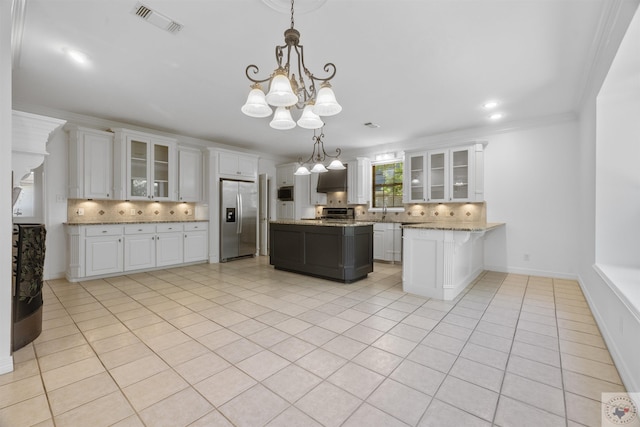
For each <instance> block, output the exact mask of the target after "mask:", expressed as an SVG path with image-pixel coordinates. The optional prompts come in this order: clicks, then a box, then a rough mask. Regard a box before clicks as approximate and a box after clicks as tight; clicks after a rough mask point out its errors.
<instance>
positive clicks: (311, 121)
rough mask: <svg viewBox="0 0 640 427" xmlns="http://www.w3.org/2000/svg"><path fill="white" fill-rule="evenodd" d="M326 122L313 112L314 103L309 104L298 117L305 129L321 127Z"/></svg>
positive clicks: (300, 124) (299, 123) (299, 124)
mask: <svg viewBox="0 0 640 427" xmlns="http://www.w3.org/2000/svg"><path fill="white" fill-rule="evenodd" d="M323 125H324V123H323V122H322V119H321V118H320V116H318V115H317V114H316V113H314V112H313V105H307V106H305V107H304V110H303V111H302V115H301V116H300V118H299V119H298V126H300V127H301V128H304V129H320V128H321V127H322V126H323Z"/></svg>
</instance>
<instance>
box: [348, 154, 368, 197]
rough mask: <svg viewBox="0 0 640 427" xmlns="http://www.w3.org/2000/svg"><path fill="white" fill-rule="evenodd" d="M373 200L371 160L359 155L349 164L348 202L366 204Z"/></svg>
mask: <svg viewBox="0 0 640 427" xmlns="http://www.w3.org/2000/svg"><path fill="white" fill-rule="evenodd" d="M370 201H371V161H370V160H369V159H368V158H366V157H358V158H357V159H356V160H352V161H350V162H349V163H348V165H347V204H349V205H364V204H367V203H369V202H370Z"/></svg>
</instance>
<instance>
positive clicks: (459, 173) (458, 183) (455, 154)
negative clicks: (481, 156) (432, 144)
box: [451, 149, 469, 200]
mask: <svg viewBox="0 0 640 427" xmlns="http://www.w3.org/2000/svg"><path fill="white" fill-rule="evenodd" d="M451 187H452V195H451V198H452V199H453V200H456V199H468V198H469V150H468V149H464V150H456V151H452V152H451Z"/></svg>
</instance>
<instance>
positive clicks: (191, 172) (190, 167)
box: [178, 147, 204, 202]
mask: <svg viewBox="0 0 640 427" xmlns="http://www.w3.org/2000/svg"><path fill="white" fill-rule="evenodd" d="M203 187H204V186H203V158H202V151H200V150H198V149H196V148H188V147H178V200H179V201H181V202H200V201H202V199H203Z"/></svg>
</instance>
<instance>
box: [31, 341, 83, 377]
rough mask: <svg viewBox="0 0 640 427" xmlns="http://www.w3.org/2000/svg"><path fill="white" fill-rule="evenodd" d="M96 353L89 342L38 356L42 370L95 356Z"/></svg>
mask: <svg viewBox="0 0 640 427" xmlns="http://www.w3.org/2000/svg"><path fill="white" fill-rule="evenodd" d="M94 356H95V353H94V352H93V349H92V348H91V346H90V345H89V344H82V345H79V346H77V347H72V348H69V349H67V350H62V351H59V352H57V353H52V354H49V355H47V356H43V357H40V358H38V364H39V365H40V370H41V371H42V372H46V371H50V370H52V369H55V368H59V367H61V366H64V365H68V364H69V363H72V362H77V361H80V360H83V359H88V358H89V357H94Z"/></svg>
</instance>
